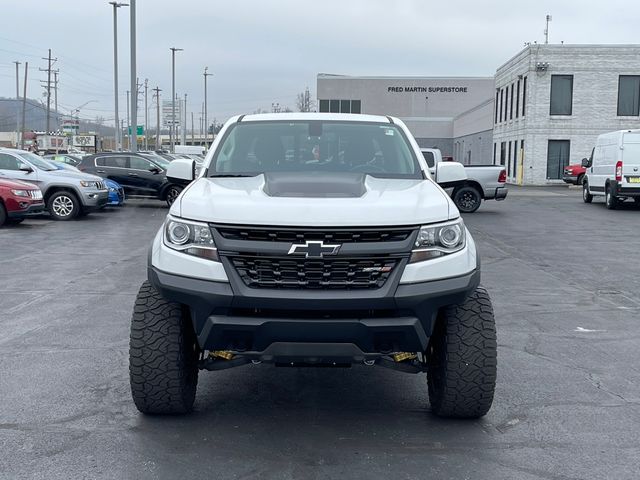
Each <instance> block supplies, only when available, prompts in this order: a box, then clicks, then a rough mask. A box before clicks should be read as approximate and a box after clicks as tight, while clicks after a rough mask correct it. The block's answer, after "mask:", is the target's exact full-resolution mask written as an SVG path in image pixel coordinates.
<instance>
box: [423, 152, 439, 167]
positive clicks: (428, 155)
mask: <svg viewBox="0 0 640 480" xmlns="http://www.w3.org/2000/svg"><path fill="white" fill-rule="evenodd" d="M422 156H423V157H424V159H425V160H426V161H427V165H429V168H433V167H434V166H435V164H436V159H435V158H434V156H433V152H422Z"/></svg>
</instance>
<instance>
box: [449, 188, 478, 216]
mask: <svg viewBox="0 0 640 480" xmlns="http://www.w3.org/2000/svg"><path fill="white" fill-rule="evenodd" d="M453 202H454V203H455V204H456V207H458V210H460V211H461V212H462V213H473V212H475V211H476V210H478V208H480V204H481V203H482V195H481V194H480V192H479V191H478V189H477V188H476V187H472V186H471V185H466V186H464V187H460V188H457V189H456V190H455V191H454V192H453Z"/></svg>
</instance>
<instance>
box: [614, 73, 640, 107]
mask: <svg viewBox="0 0 640 480" xmlns="http://www.w3.org/2000/svg"><path fill="white" fill-rule="evenodd" d="M638 115H640V75H620V77H619V78H618V116H636V117H637V116H638Z"/></svg>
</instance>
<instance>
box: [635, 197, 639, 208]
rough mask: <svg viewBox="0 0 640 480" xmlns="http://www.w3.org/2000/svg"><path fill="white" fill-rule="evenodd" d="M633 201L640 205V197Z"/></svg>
mask: <svg viewBox="0 0 640 480" xmlns="http://www.w3.org/2000/svg"><path fill="white" fill-rule="evenodd" d="M633 202H634V203H635V204H636V206H640V197H634V198H633Z"/></svg>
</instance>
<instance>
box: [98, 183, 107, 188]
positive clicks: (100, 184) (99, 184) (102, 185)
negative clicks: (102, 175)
mask: <svg viewBox="0 0 640 480" xmlns="http://www.w3.org/2000/svg"><path fill="white" fill-rule="evenodd" d="M96 188H97V189H98V190H106V189H107V187H106V186H105V184H104V182H96Z"/></svg>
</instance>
